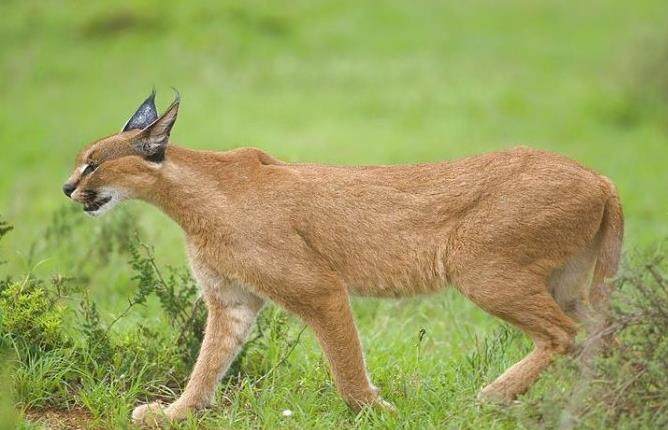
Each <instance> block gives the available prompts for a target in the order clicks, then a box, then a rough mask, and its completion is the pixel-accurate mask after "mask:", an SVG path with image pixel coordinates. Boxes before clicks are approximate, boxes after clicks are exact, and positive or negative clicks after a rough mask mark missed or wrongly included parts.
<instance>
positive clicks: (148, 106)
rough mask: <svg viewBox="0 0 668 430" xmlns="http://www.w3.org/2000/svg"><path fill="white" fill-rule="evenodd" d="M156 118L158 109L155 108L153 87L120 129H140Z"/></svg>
mask: <svg viewBox="0 0 668 430" xmlns="http://www.w3.org/2000/svg"><path fill="white" fill-rule="evenodd" d="M156 119H158V110H157V109H156V108H155V89H153V91H151V95H149V96H148V97H147V98H146V100H144V102H143V103H142V104H141V105H139V107H138V108H137V111H136V112H135V113H134V114H132V116H131V117H130V119H129V120H128V122H126V123H125V125H124V126H123V128H122V129H121V131H122V132H123V131H128V130H141V129H143V128H146V127H147V126H148V125H149V124H151V123H152V122H153V121H155V120H156Z"/></svg>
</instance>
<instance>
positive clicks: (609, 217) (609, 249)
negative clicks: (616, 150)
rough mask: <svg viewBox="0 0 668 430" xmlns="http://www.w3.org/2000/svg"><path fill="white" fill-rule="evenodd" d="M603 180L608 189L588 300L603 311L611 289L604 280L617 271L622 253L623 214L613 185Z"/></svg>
mask: <svg viewBox="0 0 668 430" xmlns="http://www.w3.org/2000/svg"><path fill="white" fill-rule="evenodd" d="M603 180H604V181H605V185H606V187H607V189H608V200H607V201H606V203H605V209H604V210H603V219H602V221H601V227H600V229H599V231H598V243H599V248H598V249H599V252H598V256H597V259H596V265H595V266H594V276H593V279H592V285H591V291H590V302H591V304H592V306H594V308H595V309H597V310H599V311H602V312H605V311H606V310H607V307H608V298H609V295H610V291H611V289H610V286H609V285H608V284H607V282H606V281H607V280H608V279H609V278H612V277H613V276H615V274H616V273H617V269H618V268H619V261H620V257H621V253H622V240H623V238H624V215H623V213H622V205H621V203H620V201H619V195H618V194H617V189H616V188H615V185H614V184H613V183H612V181H610V179H608V178H606V177H605V176H604V177H603Z"/></svg>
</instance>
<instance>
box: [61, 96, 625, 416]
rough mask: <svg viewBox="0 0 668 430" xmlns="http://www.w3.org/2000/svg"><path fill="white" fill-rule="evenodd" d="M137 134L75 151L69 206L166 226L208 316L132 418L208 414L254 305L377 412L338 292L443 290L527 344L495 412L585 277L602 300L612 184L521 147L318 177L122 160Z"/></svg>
mask: <svg viewBox="0 0 668 430" xmlns="http://www.w3.org/2000/svg"><path fill="white" fill-rule="evenodd" d="M176 108H178V105H177V106H176ZM170 109H171V108H170ZM172 116H173V117H174V118H175V116H176V111H173V112H172ZM141 133H144V132H141ZM141 133H138V132H137V131H130V132H125V133H121V134H118V135H115V136H112V137H109V138H106V139H102V140H101V141H98V142H96V143H95V144H94V145H92V146H91V147H89V148H87V149H86V150H84V151H83V152H82V154H81V155H80V156H79V158H78V161H77V163H78V166H79V165H81V164H83V163H88V162H89V160H90V159H91V158H93V157H98V160H97V161H96V163H98V164H99V167H98V169H97V170H95V171H94V172H93V173H91V174H89V175H84V176H82V175H79V174H76V173H75V174H74V175H73V176H72V178H71V181H75V185H76V191H75V193H74V194H73V195H72V197H73V198H74V199H75V200H78V201H85V200H86V196H87V195H88V194H87V193H86V191H88V190H93V191H95V190H100V189H106V190H112V191H113V192H114V193H118V195H119V196H122V198H136V199H140V200H144V201H146V202H148V203H151V204H153V205H155V206H156V207H158V208H159V209H161V210H162V211H163V212H165V213H166V214H167V215H169V216H170V217H171V218H172V219H174V220H175V221H176V222H177V223H178V224H179V225H180V226H181V228H182V229H183V231H184V232H185V234H186V241H187V246H188V252H189V256H190V262H191V266H192V269H193V272H194V274H195V276H196V277H197V280H198V281H199V283H200V284H201V287H202V294H203V296H204V299H205V301H206V303H207V306H208V309H209V317H208V323H207V329H206V333H205V338H204V342H203V345H202V349H201V353H200V357H199V359H198V360H197V364H196V365H195V369H194V370H193V373H192V376H191V378H190V381H189V383H188V385H187V387H186V389H185V391H184V393H183V394H182V396H181V397H180V398H179V399H178V400H176V401H175V402H174V403H173V404H171V405H170V406H169V407H167V408H163V407H162V406H160V405H157V404H151V405H145V406H140V407H138V408H137V409H136V410H135V411H134V413H133V418H134V420H135V421H137V422H148V421H150V420H152V419H155V417H156V416H157V415H158V412H160V413H164V414H165V415H166V416H167V418H169V419H179V418H182V417H183V416H185V415H186V414H187V413H188V412H189V411H192V410H195V409H198V408H202V407H205V406H206V405H207V404H209V402H210V401H211V399H212V396H213V393H214V389H215V386H216V383H217V382H218V380H219V378H220V377H221V376H222V375H223V374H224V372H225V371H226V370H227V368H228V366H229V364H230V362H231V361H232V359H233V358H234V356H235V354H236V353H237V352H238V350H239V349H240V347H241V345H242V344H243V342H244V340H245V338H246V335H247V334H248V331H249V328H250V326H251V324H252V323H253V320H254V319H255V316H256V314H257V313H258V311H259V309H260V308H261V307H262V304H263V302H264V301H265V300H271V301H273V302H275V303H278V304H279V305H281V306H282V307H284V308H285V309H287V310H288V311H290V312H293V313H294V314H296V315H298V316H299V317H300V318H301V319H303V320H304V321H305V322H306V323H307V324H308V325H309V326H310V327H311V328H312V329H313V330H314V332H315V334H316V336H317V338H318V340H319V341H320V343H321V345H322V348H323V350H324V351H325V353H326V355H327V358H328V359H329V362H330V364H331V368H332V373H333V376H334V380H335V382H336V385H337V387H338V389H339V391H340V393H341V395H342V396H343V398H344V399H345V401H346V402H347V403H348V404H349V405H351V406H352V407H353V408H359V407H361V406H363V405H373V404H378V405H384V406H386V407H389V405H388V404H387V403H384V402H383V401H382V400H381V399H380V397H379V395H378V390H377V389H376V388H375V387H374V386H373V385H372V384H371V382H370V380H369V377H368V375H367V372H366V368H365V364H364V359H363V353H362V347H361V344H360V340H359V337H358V334H357V330H356V328H355V323H354V321H353V316H352V314H351V310H350V305H349V295H350V294H359V295H366V296H378V297H401V296H410V295H415V294H423V293H432V292H436V291H439V290H442V289H443V288H445V287H446V286H447V285H453V286H455V287H456V288H457V289H458V290H459V291H461V292H462V293H463V294H464V295H465V296H467V297H468V298H469V299H471V300H472V301H473V302H474V303H476V304H477V305H479V306H480V307H481V308H483V309H484V310H486V311H487V312H489V313H490V314H492V315H495V316H497V317H499V318H502V319H503V320H505V321H508V322H510V323H511V324H513V325H515V326H516V327H518V328H520V329H521V330H523V331H524V332H525V333H527V334H528V335H529V336H530V337H531V338H532V339H533V341H534V342H535V349H534V350H533V352H531V353H530V354H529V355H528V356H527V357H525V358H524V359H523V360H522V361H520V362H519V363H517V364H515V365H514V366H512V367H511V368H510V369H508V370H507V371H506V372H505V373H504V374H503V375H501V376H500V377H499V378H498V379H497V380H496V381H494V382H492V383H491V384H489V385H488V386H487V387H485V388H484V389H483V390H482V392H481V394H480V397H481V398H482V399H483V400H500V401H508V400H510V399H513V398H514V397H515V396H517V395H518V394H520V393H522V392H524V391H526V390H527V389H528V388H529V387H530V385H531V384H532V383H533V381H534V380H535V378H536V377H537V376H538V374H539V373H540V372H541V371H542V370H543V369H544V368H545V367H546V366H547V365H548V364H549V363H550V362H551V361H552V360H553V358H554V357H555V356H556V355H558V354H563V353H565V352H567V351H568V350H569V348H570V347H571V345H572V342H573V338H574V336H575V334H576V327H577V321H574V320H573V319H572V318H571V317H569V316H568V315H567V313H566V312H568V314H569V315H571V316H572V317H576V318H579V317H578V312H575V311H574V310H575V309H581V308H583V307H584V308H587V302H588V297H587V296H588V294H589V293H588V289H589V288H588V285H589V284H590V283H592V281H591V278H592V277H593V278H594V279H593V285H594V287H595V288H596V289H598V290H601V289H603V285H604V281H605V278H607V277H610V276H613V275H614V273H615V270H616V266H617V262H618V257H619V252H620V246H621V235H622V215H621V208H620V205H619V200H618V197H617V194H616V191H615V189H614V186H613V185H612V183H611V182H610V181H609V180H608V179H606V178H604V177H602V176H600V175H598V174H597V173H594V172H592V171H591V170H589V169H586V168H583V167H582V166H580V165H579V164H577V163H575V162H573V161H571V160H568V159H566V158H564V157H562V156H560V155H557V154H553V153H549V152H545V151H538V150H532V149H522V148H520V149H513V150H509V151H503V152H494V153H489V154H483V155H479V156H474V157H470V158H465V159H462V160H458V161H449V162H441V163H434V164H420V165H411V166H367V167H333V166H323V165H316V164H291V163H284V162H281V161H278V160H276V159H274V158H272V157H271V156H269V155H267V154H266V153H264V152H262V151H260V150H258V149H250V148H246V149H237V150H233V151H228V152H223V153H219V152H209V151H194V150H189V149H185V148H180V147H176V146H171V145H170V146H168V147H167V149H166V154H165V158H164V161H162V162H159V163H156V162H151V161H147V160H146V159H145V157H143V156H142V154H141V153H140V152H138V150H136V149H133V148H140V147H141V146H140V145H139V146H138V145H136V142H135V143H133V142H134V141H135V140H136V139H138V138H140V135H141ZM78 170H80V169H79V168H78V167H77V170H75V172H76V171H78ZM595 295H596V293H595ZM555 298H556V301H555ZM560 305H561V306H560ZM565 311H566V312H565Z"/></svg>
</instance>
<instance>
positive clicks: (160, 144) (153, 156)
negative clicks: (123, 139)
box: [132, 92, 181, 162]
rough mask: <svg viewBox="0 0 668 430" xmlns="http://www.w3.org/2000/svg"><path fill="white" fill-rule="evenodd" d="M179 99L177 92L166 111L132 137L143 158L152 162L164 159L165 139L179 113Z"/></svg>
mask: <svg viewBox="0 0 668 430" xmlns="http://www.w3.org/2000/svg"><path fill="white" fill-rule="evenodd" d="M180 100H181V99H180V97H179V94H178V92H177V93H176V98H175V99H174V101H173V102H172V104H171V105H170V106H169V107H168V108H167V111H165V113H164V114H162V116H161V117H160V118H158V119H156V120H155V121H153V123H151V124H150V125H149V126H148V127H146V128H144V129H143V130H142V131H141V132H139V134H138V135H137V137H135V138H134V140H133V142H132V145H133V147H134V148H135V150H136V151H137V152H139V153H140V154H141V155H142V156H144V157H145V158H147V159H149V160H151V161H154V162H160V161H162V160H163V159H164V157H165V149H167V141H168V140H169V135H170V133H171V131H172V127H173V126H174V123H175V122H176V116H177V114H178V113H179V102H180Z"/></svg>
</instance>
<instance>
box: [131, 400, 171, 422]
mask: <svg viewBox="0 0 668 430" xmlns="http://www.w3.org/2000/svg"><path fill="white" fill-rule="evenodd" d="M165 409H166V408H165V407H164V406H162V405H161V404H160V403H158V402H153V403H147V404H145V405H141V406H137V407H136V408H135V409H134V410H133V411H132V423H133V424H135V425H139V426H147V427H152V428H156V427H158V428H159V427H161V426H162V425H164V424H166V423H167V422H169V421H170V418H169V416H168V415H167V413H166V411H165Z"/></svg>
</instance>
